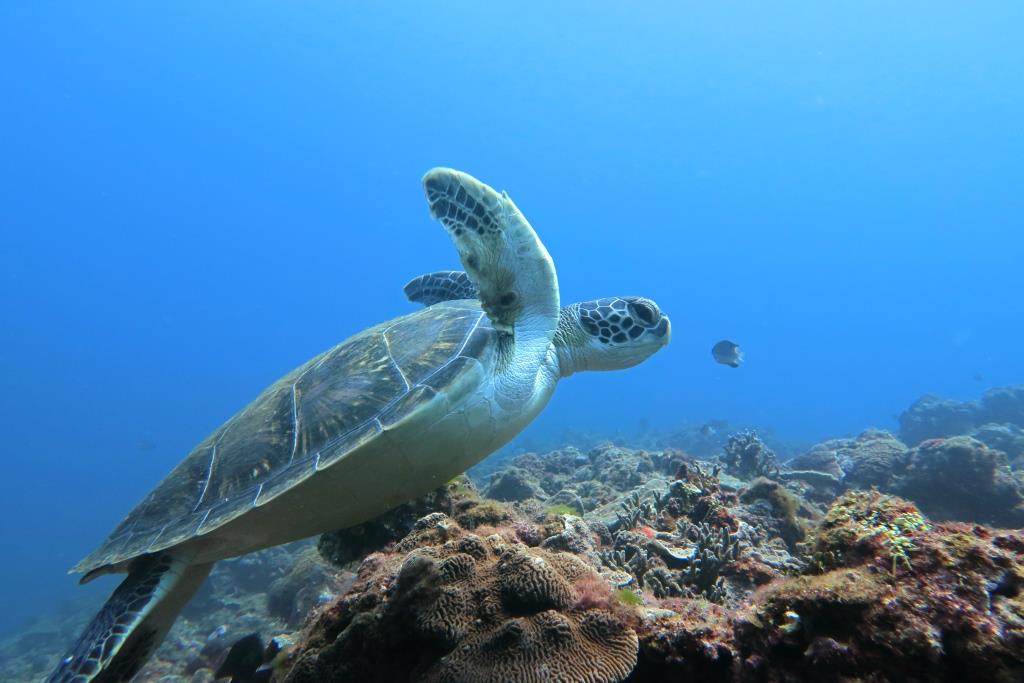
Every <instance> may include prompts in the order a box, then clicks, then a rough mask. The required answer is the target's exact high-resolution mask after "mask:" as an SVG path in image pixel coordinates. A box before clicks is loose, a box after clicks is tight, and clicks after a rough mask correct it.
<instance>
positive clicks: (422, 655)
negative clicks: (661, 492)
mask: <svg viewBox="0 0 1024 683" xmlns="http://www.w3.org/2000/svg"><path fill="white" fill-rule="evenodd" d="M596 580H597V579H596V575H595V574H594V572H593V571H592V570H591V569H590V568H588V567H587V565H586V564H585V563H584V562H583V561H581V560H579V559H578V558H576V557H575V556H574V555H571V554H568V553H560V552H550V551H547V550H542V549H536V548H528V547H527V546H525V545H524V544H523V543H522V542H520V541H518V540H517V539H516V538H515V537H514V535H512V534H506V535H501V534H492V535H491V536H488V537H486V538H482V537H480V536H478V535H475V534H472V533H469V532H468V531H466V530H465V529H463V528H461V527H460V526H459V525H458V524H457V523H456V522H455V521H454V520H452V519H450V518H448V517H447V516H446V515H444V514H441V513H435V514H433V515H429V516H427V517H425V518H423V519H421V520H420V521H419V522H418V523H417V525H416V528H415V529H414V531H413V532H412V534H410V536H408V537H406V538H405V539H403V540H402V542H401V543H399V544H398V546H397V547H396V552H394V553H383V554H376V555H371V556H370V557H368V558H367V559H366V560H365V561H364V562H363V564H362V566H361V567H360V570H359V578H358V580H357V582H356V584H355V586H354V588H353V590H352V591H350V593H349V594H348V595H347V596H346V597H345V598H344V599H342V600H341V601H339V602H338V603H337V604H336V605H334V606H333V607H332V608H331V609H329V610H327V611H325V612H323V613H322V614H321V615H320V617H319V620H318V621H317V623H316V624H315V626H314V627H313V629H312V630H311V631H310V634H309V636H308V637H307V640H306V641H305V642H304V643H303V644H302V645H301V646H300V647H299V648H298V649H297V650H296V651H295V652H294V653H293V655H292V656H293V663H292V665H291V667H290V671H289V672H288V674H287V676H285V678H284V680H285V681H288V682H289V683H305V682H307V681H309V682H312V681H325V680H353V681H356V680H358V681H367V682H370V681H382V682H383V681H387V682H389V683H390V682H391V681H407V680H408V681H425V682H427V681H436V682H439V683H440V682H453V683H454V682H456V681H467V682H469V681H489V680H494V676H495V672H501V673H500V675H501V678H502V680H505V681H510V682H515V681H540V680H566V681H570V680H571V681H583V680H586V681H593V682H594V683H604V682H607V683H611V682H613V681H621V680H623V679H624V678H625V677H626V676H627V675H628V674H629V672H630V671H631V670H632V669H633V667H634V665H635V662H636V652H637V637H636V634H635V632H634V631H633V630H632V629H631V628H630V627H629V626H628V625H627V624H625V623H623V620H622V619H621V618H620V617H619V616H617V615H616V614H615V613H614V612H612V611H610V610H608V609H602V608H601V607H599V606H595V599H594V595H593V593H594V588H593V586H594V583H595V581H596ZM604 592H605V593H606V594H610V591H609V589H607V588H604ZM596 602H597V603H601V604H607V602H608V598H607V597H602V598H599V599H598V600H597V601H596Z"/></svg>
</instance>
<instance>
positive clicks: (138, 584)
mask: <svg viewBox="0 0 1024 683" xmlns="http://www.w3.org/2000/svg"><path fill="white" fill-rule="evenodd" d="M424 189H425V191H426V195H427V199H428V202H429V204H430V209H431V213H432V214H433V216H434V217H435V218H437V219H438V220H439V221H440V222H441V223H442V225H444V227H445V228H446V229H447V231H448V234H449V236H450V237H451V238H452V241H453V242H454V244H455V246H456V249H457V250H458V252H459V257H460V259H461V261H462V263H463V265H464V266H465V268H466V272H465V273H460V272H450V271H449V272H446V273H433V274H428V275H425V276H422V277H420V278H417V279H416V280H414V281H413V282H411V283H410V285H409V286H407V289H406V291H407V294H408V295H409V296H410V298H411V299H413V300H414V301H418V302H420V303H425V304H429V305H428V306H427V307H426V308H424V309H421V310H419V311H416V312H414V313H410V314H408V315H405V316H402V317H400V318H396V319H394V320H391V321H389V322H386V323H383V324H381V325H378V326H376V327H373V328H370V329H368V330H366V331H364V332H361V333H359V334H357V335H355V336H353V337H351V338H349V339H348V340H346V341H344V342H342V343H341V344H339V345H338V346H336V347H334V348H333V349H330V350H329V351H327V352H325V353H323V354H321V355H320V356H318V357H316V358H314V359H313V360H311V361H309V362H308V363H306V364H305V365H303V366H302V367H300V368H298V369H296V370H294V371H293V372H291V373H289V374H288V375H287V376H285V377H284V378H282V379H281V380H279V381H278V382H276V383H274V384H273V385H271V386H270V387H269V388H268V389H266V390H265V391H264V392H263V393H262V394H261V395H260V396H259V397H258V398H256V400H255V401H253V402H252V403H251V404H249V406H247V407H246V408H245V409H244V410H242V411H241V412H240V413H238V414H237V415H235V416H234V417H232V418H231V419H230V420H228V421H227V422H226V423H224V425H223V426H221V427H220V428H219V429H217V430H216V431H215V432H214V433H213V434H211V435H210V436H209V437H207V439H206V440H204V441H203V442H202V443H200V444H199V445H198V446H197V447H196V448H195V449H194V450H193V451H192V452H191V453H190V454H189V455H188V456H187V457H186V458H185V460H184V461H182V463H181V464H179V465H178V466H177V467H176V468H175V469H174V470H173V471H172V472H171V473H170V475H168V477H167V478H166V479H164V480H163V481H162V482H161V483H160V484H159V485H158V486H157V487H156V488H155V489H154V490H153V491H152V492H151V493H150V494H149V495H148V496H146V498H145V499H144V500H143V501H142V502H141V503H140V504H139V505H137V506H136V507H135V509H134V510H132V511H131V512H130V513H129V514H128V516H127V517H126V518H125V519H124V521H123V522H121V524H119V525H118V527H117V528H116V529H115V530H114V532H113V533H112V534H111V535H110V537H109V538H108V539H107V540H106V541H105V542H104V543H103V544H102V545H101V546H100V547H99V548H98V549H97V550H96V551H94V552H93V553H91V554H90V555H89V556H88V557H86V558H85V559H84V560H82V561H81V562H80V563H79V564H78V565H76V566H75V568H74V570H73V571H82V572H87V574H86V577H85V579H83V580H88V579H90V578H92V577H93V576H96V575H98V574H103V573H109V572H127V573H128V577H127V578H126V579H125V580H124V581H123V582H122V584H121V585H120V586H119V587H118V588H117V590H116V591H115V592H114V594H113V595H112V596H111V598H110V599H109V600H108V602H107V603H106V605H104V607H103V609H102V610H101V611H100V612H99V614H97V615H96V617H95V619H94V620H93V621H92V623H90V625H89V626H88V627H87V629H86V631H85V633H84V634H83V635H82V637H81V638H80V639H79V641H78V642H77V644H76V645H75V646H74V647H73V648H72V650H71V652H70V654H69V655H67V656H66V657H65V658H64V659H62V660H61V662H60V664H59V665H58V667H57V668H56V670H55V671H54V672H53V674H52V675H51V677H50V679H49V680H50V681H61V682H75V683H87V682H88V681H104V682H106V681H126V680H130V679H131V677H132V676H134V674H135V673H136V672H137V671H138V670H139V669H140V668H141V667H142V665H143V664H144V663H145V661H146V659H147V658H148V657H149V655H150V654H151V653H152V652H153V651H154V650H155V649H156V647H157V646H158V645H159V643H160V642H161V641H162V640H163V638H164V636H165V635H166V633H167V631H168V630H169V629H170V626H171V625H172V624H173V623H174V620H175V618H176V617H177V615H178V613H179V612H180V611H181V609H182V607H183V606H184V605H185V603H186V602H187V601H188V600H189V598H190V597H191V596H192V594H193V593H194V592H195V591H196V590H197V589H198V588H199V586H200V585H201V584H202V582H203V580H204V579H205V578H206V576H207V574H208V573H209V571H210V569H211V568H212V566H213V563H215V562H216V561H217V560H221V559H225V558H229V557H234V556H237V555H241V554H244V553H249V552H253V551H256V550H260V549H262V548H267V547H270V546H273V545H278V544H281V543H286V542H288V541H293V540H296V539H300V538H304V537H307V536H311V535H313V534H317V533H322V532H325V531H329V530H333V529H337V528H343V527H347V526H351V525H354V524H358V523H360V522H363V521H366V520H368V519H371V518H373V517H374V516H376V515H378V514H380V513H382V512H385V511H386V510H388V509H390V508H391V507H394V506H395V505H398V504H400V503H402V502H405V501H407V500H410V499H412V498H415V497H416V496H419V495H422V494H423V493H426V492H428V491H430V490H432V489H433V488H435V487H437V486H439V485H440V484H442V483H443V482H445V481H447V480H449V479H451V478H452V477H453V476H455V475H457V474H459V473H461V472H463V471H464V470H465V469H467V468H468V467H470V466H472V465H473V464H475V463H476V462H479V461H480V460H481V459H483V458H484V457H486V456H487V455H489V454H490V453H492V452H493V451H494V450H495V449H497V448H499V447H500V446H501V445H503V444H505V443H507V442H508V441H509V440H510V439H511V438H512V437H513V436H515V435H516V434H517V433H518V432H519V431H521V430H522V429H523V427H525V426H526V425H527V424H528V423H529V422H530V421H531V420H532V419H533V418H534V417H535V416H536V415H537V414H538V413H539V412H540V410H541V409H542V408H543V407H544V406H545V405H546V404H547V401H548V400H549V398H550V397H551V394H552V392H553V391H554V387H555V385H556V383H557V381H558V380H559V379H560V378H561V377H565V376H568V375H570V374H572V373H573V372H576V371H579V370H585V369H618V368H623V367H629V366H631V365H635V364H636V363H639V362H641V361H643V360H644V359H646V358H647V357H649V356H650V355H651V354H653V353H654V352H655V351H657V350H658V349H660V348H661V347H663V346H664V345H665V344H667V343H668V340H669V337H670V327H669V322H668V318H667V317H666V316H664V314H662V313H661V311H660V310H659V309H658V307H657V306H656V305H655V304H654V302H652V301H650V300H648V299H642V298H639V297H625V298H614V299H601V300H599V301H596V302H585V303H582V304H573V305H571V306H567V307H565V308H560V305H559V295H558V282H557V279H556V276H555V268H554V264H553V263H552V261H551V258H550V256H548V253H547V251H546V250H545V248H544V246H543V244H542V243H541V242H540V240H539V239H538V237H537V235H536V233H535V232H534V231H533V228H532V227H531V226H530V224H529V223H528V222H527V221H526V219H525V218H524V217H523V216H522V214H521V213H520V212H519V210H518V208H517V207H516V206H515V204H514V203H513V202H512V200H511V199H510V198H509V197H508V195H505V194H504V193H498V192H495V191H494V190H493V189H491V188H490V187H488V186H486V185H484V184H483V183H480V182H479V181H477V180H475V179H474V178H472V177H470V176H468V175H466V174H463V173H459V172H457V171H452V170H449V169H435V170H434V171H431V172H430V173H428V174H427V175H426V176H425V177H424ZM470 296H471V297H475V298H473V299H469V298H466V297H470ZM620 329H621V330H624V331H630V330H632V332H631V333H629V334H614V333H609V330H620Z"/></svg>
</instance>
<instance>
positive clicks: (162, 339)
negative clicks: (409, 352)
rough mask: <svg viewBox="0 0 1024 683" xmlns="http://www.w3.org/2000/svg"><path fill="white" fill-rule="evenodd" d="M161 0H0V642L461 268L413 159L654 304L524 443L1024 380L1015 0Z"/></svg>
mask: <svg viewBox="0 0 1024 683" xmlns="http://www.w3.org/2000/svg"><path fill="white" fill-rule="evenodd" d="M517 4H518V3H517ZM169 5H170V6H169V7H167V8H162V9H161V8H157V7H156V6H154V5H153V4H152V3H47V2H40V3H14V2H8V3H4V4H3V6H2V7H0V93H2V101H3V106H2V107H0V141H2V145H0V151H2V154H0V226H2V227H0V259H2V264H3V268H2V271H0V283H2V284H0V306H2V308H0V317H2V323H0V377H2V378H3V387H4V390H3V392H0V428H2V433H3V440H2V443H3V450H2V452H0V457H2V459H3V486H2V490H3V494H2V496H0V520H2V522H0V524H2V527H0V528H2V537H0V547H2V548H3V551H2V552H3V554H2V557H3V561H2V563H0V604H3V605H4V610H2V612H0V629H9V628H11V627H15V626H17V625H18V624H20V623H22V622H23V620H24V619H25V618H26V617H28V616H30V615H32V614H35V613H38V612H45V611H47V610H49V609H53V608H54V607H55V606H56V605H57V604H58V603H59V602H60V601H61V600H63V599H66V598H67V597H69V596H73V595H76V594H77V593H78V592H79V589H77V588H76V587H75V586H74V581H73V579H71V578H69V577H66V576H64V571H65V570H66V569H67V568H68V567H69V566H70V565H71V564H73V563H74V562H75V561H76V560H77V559H78V558H79V557H80V556H82V555H84V554H85V553H86V552H88V551H89V550H91V549H92V547H94V546H95V545H96V544H97V543H98V542H99V541H100V540H101V539H102V538H103V537H104V536H105V535H106V533H107V532H108V531H109V530H110V528H111V527H113V525H114V524H115V523H116V522H117V521H118V520H119V519H120V518H121V517H122V516H123V514H124V513H125V512H127V511H128V510H129V509H130V507H131V506H132V505H133V504H134V503H135V502H136V501H137V500H138V499H139V498H140V497H141V496H142V495H143V494H145V493H146V492H147V491H148V490H149V488H150V487H151V486H152V485H153V484H154V483H155V482H156V481H158V480H159V479H160V478H161V477H162V476H163V475H164V474H165V473H166V472H167V471H168V470H169V469H170V468H171V467H172V466H173V465H174V464H175V463H177V461H178V460H179V459H180V458H181V457H182V456H183V455H184V454H185V453H187V451H188V450H189V449H190V448H191V447H192V446H193V445H194V444H195V443H196V442H197V441H199V440H200V439H202V438H203V437H204V436H205V435H206V434H207V433H209V432H210V431H211V430H212V429H213V428H215V427H216V426H217V425H218V424H219V423H220V422H222V421H223V420H224V419H225V418H227V417H228V416H230V415H231V414H232V413H233V412H234V411H236V410H237V409H238V408H240V407H241V406H243V405H244V404H245V403H246V402H247V401H248V400H249V399H251V398H252V397H254V396H255V395H256V394H257V393H258V392H259V390H260V389H262V388H263V387H264V386H265V385H267V384H268V383H270V382H271V381H273V380H274V379H276V378H277V377H278V376H280V375H281V374H283V373H285V372H286V371H288V370H289V369H291V368H292V367H294V366H296V365H298V364H300V363H301V362H303V361H305V360H306V359H307V358H309V357H311V356H312V355H314V354H316V353H318V352H319V351H321V350H323V349H324V348H326V347H328V346H330V345H332V344H334V343H335V342H337V341H338V340H340V339H342V338H344V337H346V336H348V335H349V334H351V333H353V332H356V331H358V330H360V329H361V328H363V327H364V326H366V325H369V324H371V323H373V322H377V321H380V320H383V319H386V318H389V317H392V316H395V315H399V314H402V313H405V312H408V311H410V310H413V309H412V307H411V305H410V304H408V303H406V302H405V301H404V300H403V296H402V292H401V286H402V284H403V283H404V282H405V281H406V280H407V279H409V278H411V277H413V276H415V275H418V274H420V273H422V272H426V271H431V270H437V269H445V268H458V261H457V259H456V257H455V253H454V250H453V248H452V247H451V245H450V243H449V242H448V240H447V239H446V238H445V235H444V233H443V231H442V230H441V229H440V228H439V227H438V226H437V225H436V224H434V223H432V221H431V220H430V219H429V216H428V213H427V209H426V205H425V202H424V199H423V197H422V193H421V190H420V187H419V178H420V176H421V175H422V174H423V173H424V172H425V171H426V170H427V169H429V168H431V167H432V166H437V165H447V166H454V167H457V168H460V169H463V170H466V171H468V172H470V173H472V174H474V175H476V176H477V177H479V178H481V179H482V180H484V181H486V182H489V183H491V184H493V185H495V186H496V187H499V188H504V189H507V190H508V191H509V193H510V194H511V196H512V197H513V198H514V199H515V200H516V201H517V203H518V204H519V206H520V207H521V208H522V210H523V211H524V213H525V214H526V215H527V216H528V217H529V218H530V219H531V221H532V222H533V224H534V226H535V227H536V229H537V230H538V232H539V234H540V235H541V237H542V239H543V240H544V242H545V244H546V245H547V247H548V249H549V250H550V252H551V254H552V255H553V257H554V259H555V261H556V264H557V267H558V273H559V276H560V285H561V291H562V296H563V298H564V300H565V301H566V302H569V301H573V300H579V299H589V298H594V297H599V296H606V295H616V294H642V295H646V296H649V297H652V298H654V299H656V300H657V301H658V303H659V304H660V305H661V306H662V307H663V308H664V309H665V310H666V312H668V313H669V315H671V316H672V319H673V329H674V339H673V343H672V345H671V346H670V347H669V348H668V349H666V350H664V351H662V352H661V353H659V354H658V355H657V356H655V357H654V358H653V359H651V360H650V361H649V362H647V363H646V364H644V365H643V366H641V367H638V368H635V369H633V370H630V371H628V372H622V373H612V374H604V375H592V376H577V377H573V378H572V379H571V380H568V381H566V382H565V383H564V384H563V385H562V386H561V387H560V388H559V391H558V393H557V395H556V397H555V399H554V401H553V402H552V404H551V405H550V407H549V408H548V410H547V411H546V413H545V414H544V415H542V417H541V418H540V419H539V420H538V421H537V423H535V425H534V427H533V428H532V429H531V431H530V432H528V434H527V436H528V435H530V434H535V435H543V434H548V433H551V434H557V433H561V430H563V429H564V428H566V427H571V428H578V429H586V428H591V427H593V428H599V429H602V430H609V431H611V430H629V429H632V428H634V426H635V425H636V424H638V423H639V422H640V421H641V420H644V419H646V420H647V421H649V423H650V424H652V425H654V426H657V427H661V428H669V427H671V426H672V425H677V424H680V423H682V422H684V421H689V422H691V423H694V422H696V423H699V422H700V421H702V420H704V419H707V418H712V417H714V418H724V419H729V420H732V421H735V422H740V423H743V422H749V423H756V424H761V425H766V426H771V427H773V428H774V429H775V430H777V432H778V433H780V434H786V435H788V436H790V437H791V438H794V439H804V440H813V439H816V438H822V437H826V436H835V435H841V434H846V433H852V432H857V431H859V430H860V429H862V428H864V427H867V426H871V425H877V426H881V427H890V428H892V427H895V422H894V419H893V415H894V414H898V413H899V412H900V411H901V410H902V409H903V408H905V407H906V406H907V405H908V404H909V403H910V402H911V401H913V400H914V399H915V398H917V397H918V396H919V395H920V394H922V393H924V392H936V393H939V394H941V395H944V396H949V397H955V398H965V399H966V398H974V397H976V396H977V395H978V394H980V393H981V391H983V390H984V389H985V388H987V387H989V386H997V385H1002V384H1009V383H1015V382H1017V383H1019V382H1021V381H1024V360H1022V358H1021V352H1020V350H1021V336H1022V332H1024V322H1022V319H1024V316H1022V306H1021V303H1020V288H1021V274H1020V268H1021V263H1022V260H1024V237H1022V230H1024V192H1022V191H1021V188H1022V185H1024V183H1022V180H1024V169H1022V159H1024V136H1022V135H1021V121H1022V120H1024V42H1022V41H1021V40H1020V29H1021V26H1024V5H1022V4H1020V3H1018V2H1004V3H985V4H984V5H978V4H964V3H942V2H940V3H935V2H929V3H925V2H920V3H901V4H900V5H899V9H898V10H897V9H894V7H893V6H892V4H891V3H880V2H879V3H847V4H843V5H842V6H840V5H839V4H837V3H784V4H783V5H782V6H781V7H779V6H777V5H778V3H759V2H750V3H728V4H722V3H685V4H683V3H645V4H644V8H643V9H640V7H639V6H634V5H633V4H631V3H526V4H525V5H521V6H518V7H516V8H513V7H512V6H508V7H499V6H496V5H495V4H493V3H468V2H455V3H405V4H393V3H358V4H357V3H339V2H310V3H276V4H271V3H262V2H260V3H254V2H218V3H199V2H195V3H169ZM552 5H557V6H552ZM385 7H387V9H385ZM399 8H400V9H399ZM723 337H728V338H730V339H733V340H735V341H737V342H739V343H740V344H741V345H742V347H743V348H744V350H745V352H746V357H747V362H746V364H745V365H744V366H743V367H742V368H740V369H738V370H731V369H729V368H726V367H724V366H720V365H716V364H715V363H714V362H713V361H712V360H711V357H710V348H711V346H712V344H714V342H716V341H718V340H719V339H721V338H723ZM107 587H109V584H108V585H107V586H104V587H103V588H104V589H106V588H107Z"/></svg>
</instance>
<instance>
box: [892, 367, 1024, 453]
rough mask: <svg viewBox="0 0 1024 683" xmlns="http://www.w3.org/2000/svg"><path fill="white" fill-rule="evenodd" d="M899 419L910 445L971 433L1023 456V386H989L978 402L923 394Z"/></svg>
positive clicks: (1003, 449) (904, 435) (905, 440)
mask: <svg viewBox="0 0 1024 683" xmlns="http://www.w3.org/2000/svg"><path fill="white" fill-rule="evenodd" d="M899 421H900V437H901V438H902V440H903V441H904V442H906V443H908V444H910V445H913V446H916V445H918V444H919V443H921V442H922V441H926V440H928V439H941V438H946V437H950V436H958V435H964V434H970V435H971V436H974V437H975V438H976V439H978V440H980V441H982V442H984V443H985V444H986V445H988V446H990V447H992V448H997V449H999V450H1002V451H1004V452H1006V454H1007V455H1008V456H1010V458H1011V459H1012V460H1017V459H1020V458H1022V457H1024V441H1022V440H1021V439H1019V437H1020V435H1021V430H1022V429H1024V385H1016V386H1009V387H997V388H994V389H989V390H988V391H986V392H985V393H984V394H982V396H981V398H980V399H979V400H977V401H954V400H951V399H942V398H939V397H937V396H931V395H929V396H922V397H921V398H919V399H918V400H917V401H915V402H914V404H913V405H911V406H910V407H909V408H908V409H907V410H905V411H904V412H903V413H902V414H901V415H900V417H899ZM1007 436H1011V438H1007ZM988 437H991V438H992V439H993V440H992V441H990V440H989V438H988ZM1014 437H1017V438H1014Z"/></svg>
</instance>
